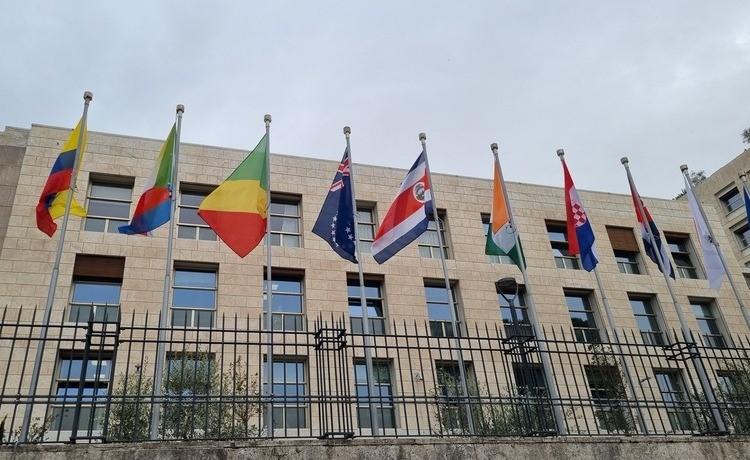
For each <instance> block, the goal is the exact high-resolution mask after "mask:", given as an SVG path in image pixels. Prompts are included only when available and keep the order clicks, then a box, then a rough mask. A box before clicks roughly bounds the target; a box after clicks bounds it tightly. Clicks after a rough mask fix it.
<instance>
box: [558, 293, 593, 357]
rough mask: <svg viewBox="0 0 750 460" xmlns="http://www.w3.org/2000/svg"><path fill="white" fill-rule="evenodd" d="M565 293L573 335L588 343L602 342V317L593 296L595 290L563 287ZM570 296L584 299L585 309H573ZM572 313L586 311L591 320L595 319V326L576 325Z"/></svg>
mask: <svg viewBox="0 0 750 460" xmlns="http://www.w3.org/2000/svg"><path fill="white" fill-rule="evenodd" d="M563 295H564V297H565V306H566V308H567V311H568V317H569V318H570V322H571V327H572V329H573V335H574V336H575V340H576V342H578V343H588V344H591V343H602V333H601V329H600V325H601V318H599V314H598V312H597V308H596V304H595V302H594V298H593V296H594V294H593V292H592V291H585V290H579V289H563ZM568 297H578V298H581V299H583V303H584V309H583V310H578V309H576V310H571V306H570V304H569V303H568ZM572 313H584V314H586V315H587V317H588V316H590V319H591V321H593V323H594V326H593V327H591V326H589V327H581V326H576V325H575V323H574V322H573V316H572V315H571V314H572ZM587 321H588V318H587Z"/></svg>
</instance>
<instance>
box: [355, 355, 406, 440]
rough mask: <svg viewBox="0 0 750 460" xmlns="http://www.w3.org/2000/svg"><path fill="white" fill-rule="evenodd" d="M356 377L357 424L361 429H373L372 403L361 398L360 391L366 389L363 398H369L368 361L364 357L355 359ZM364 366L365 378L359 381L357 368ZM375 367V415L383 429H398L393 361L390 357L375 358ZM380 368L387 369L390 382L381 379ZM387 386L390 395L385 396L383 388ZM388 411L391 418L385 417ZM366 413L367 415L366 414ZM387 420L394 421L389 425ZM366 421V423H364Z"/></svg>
mask: <svg viewBox="0 0 750 460" xmlns="http://www.w3.org/2000/svg"><path fill="white" fill-rule="evenodd" d="M353 367H354V378H353V379H352V380H353V382H354V397H355V406H356V411H357V424H358V426H359V428H360V429H362V428H364V429H371V428H372V426H370V423H371V420H370V405H369V404H367V403H366V402H363V401H362V399H361V398H360V392H359V391H358V390H360V389H361V390H364V391H363V394H362V398H368V397H369V393H370V388H369V385H368V383H367V380H366V376H367V368H366V363H365V361H364V359H362V358H355V359H354V365H353ZM358 367H359V368H364V375H365V380H364V381H359V380H357V379H358V375H359V373H358V372H357V368H358ZM372 367H373V373H374V374H375V375H374V376H373V377H374V378H373V379H372V385H373V389H374V390H375V396H373V397H372V399H373V400H375V401H373V405H375V414H376V415H375V416H376V417H377V421H378V426H379V427H380V428H383V429H396V428H398V419H397V418H396V404H395V398H396V395H395V388H396V385H395V383H394V380H393V361H392V360H390V359H377V360H373V362H372ZM379 369H385V370H386V371H387V374H388V383H382V382H381V381H380V378H379V377H380V375H381V371H380V370H379ZM383 387H387V388H388V393H387V394H388V396H383V392H382V390H381V388H383ZM384 411H386V412H388V413H390V416H389V417H390V418H388V417H385V416H384V415H383V412H384ZM365 414H366V415H365ZM387 420H390V421H391V422H392V423H389V424H388V425H387V426H386V424H385V422H386V421H387ZM363 421H365V422H366V423H363Z"/></svg>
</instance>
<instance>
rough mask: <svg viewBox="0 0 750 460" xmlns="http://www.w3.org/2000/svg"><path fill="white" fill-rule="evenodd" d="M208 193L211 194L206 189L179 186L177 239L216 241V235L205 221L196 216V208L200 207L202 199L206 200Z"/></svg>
mask: <svg viewBox="0 0 750 460" xmlns="http://www.w3.org/2000/svg"><path fill="white" fill-rule="evenodd" d="M209 193H211V191H210V190H208V189H207V188H204V189H201V188H199V187H197V186H196V187H190V186H185V185H181V186H180V202H179V206H178V218H177V238H186V239H189V240H195V239H198V240H205V241H216V233H215V232H214V231H213V229H212V228H211V227H209V226H208V225H207V224H206V221H204V220H203V219H202V218H201V216H199V215H198V206H200V204H201V202H202V201H203V199H204V198H206V196H208V194H209Z"/></svg>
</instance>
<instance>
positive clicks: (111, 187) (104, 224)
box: [83, 182, 133, 233]
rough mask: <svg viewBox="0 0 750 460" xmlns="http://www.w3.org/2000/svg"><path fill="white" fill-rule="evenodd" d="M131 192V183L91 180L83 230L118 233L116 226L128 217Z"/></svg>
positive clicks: (123, 223)
mask: <svg viewBox="0 0 750 460" xmlns="http://www.w3.org/2000/svg"><path fill="white" fill-rule="evenodd" d="M132 194H133V186H132V185H125V184H118V183H104V182H92V183H91V185H90V186H89V192H88V196H87V197H86V201H87V207H86V220H85V222H84V224H83V228H84V230H87V231H91V232H108V233H119V232H118V227H119V226H121V225H126V224H127V223H128V219H129V218H130V202H131V199H132Z"/></svg>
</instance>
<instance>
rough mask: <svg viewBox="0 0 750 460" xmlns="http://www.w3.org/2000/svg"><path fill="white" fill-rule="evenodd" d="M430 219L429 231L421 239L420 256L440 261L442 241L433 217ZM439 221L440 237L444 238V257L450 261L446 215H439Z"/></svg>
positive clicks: (429, 217)
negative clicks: (439, 237)
mask: <svg viewBox="0 0 750 460" xmlns="http://www.w3.org/2000/svg"><path fill="white" fill-rule="evenodd" d="M428 219H429V222H428V224H427V231H425V232H424V233H422V235H420V237H419V255H420V256H422V257H426V258H431V259H439V258H440V241H439V239H438V227H437V226H436V225H435V220H434V219H433V216H432V215H430V216H428ZM438 220H439V224H440V236H441V237H442V238H443V255H444V257H445V258H446V259H450V251H449V250H448V249H449V244H448V234H447V232H446V231H445V215H444V214H443V213H439V214H438Z"/></svg>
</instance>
